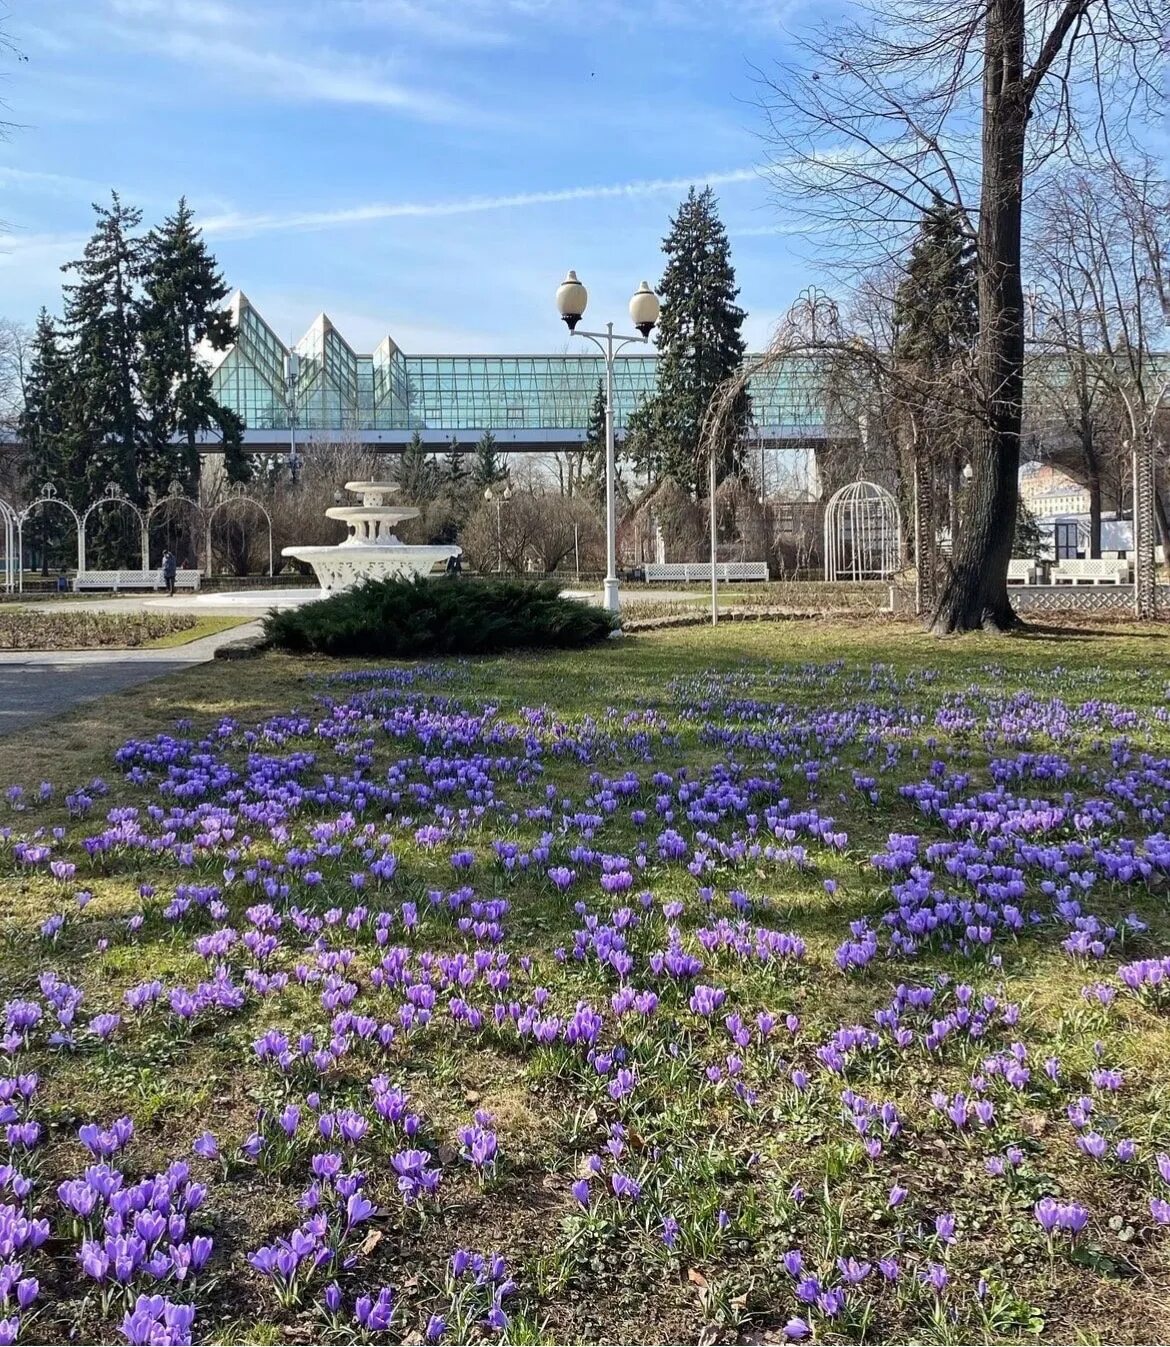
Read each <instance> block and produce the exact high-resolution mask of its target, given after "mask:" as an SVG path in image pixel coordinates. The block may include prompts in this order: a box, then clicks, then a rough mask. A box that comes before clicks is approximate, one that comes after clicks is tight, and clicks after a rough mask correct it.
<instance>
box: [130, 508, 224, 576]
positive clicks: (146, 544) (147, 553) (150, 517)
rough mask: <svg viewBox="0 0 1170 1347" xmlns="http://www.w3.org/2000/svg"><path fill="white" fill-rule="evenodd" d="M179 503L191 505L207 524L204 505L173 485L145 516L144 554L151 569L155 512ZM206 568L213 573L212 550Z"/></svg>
mask: <svg viewBox="0 0 1170 1347" xmlns="http://www.w3.org/2000/svg"><path fill="white" fill-rule="evenodd" d="M178 505H186V506H189V507H190V508H191V509H192V510H193V511H194V512H195V516H196V517H197V519H198V520H199V522H200V523H201V524H206V520H205V518H204V510H203V506H202V505H200V503H199V502H198V501H197V500H193V499H192V498H191V497H190V496H188V495H187V494H186V493H185V492H183V491H182V490H179V491H176V490H175V489H174V487H173V486H172V489H171V490H170V491H168V492H167V494H166V495H165V496H160V497H159V498H158V500H156V501H155V502H154V504H153V505H151V506H150V508H149V509H148V510H147V511H146V517H145V520H146V522H145V536H144V547H145V549H146V550H145V552H144V556H145V558H146V565H147V569H149V564H150V560H149V559H150V525H151V520H153V519H154V516H155V514H156V513H157V512H158V511H159V510H161V509H163V508H164V506H170V507H174V506H178ZM204 568H205V570H206V571H207V573H208V574H209V575H210V574H211V553H210V552H208V554H207V557H206V558H205V560H204Z"/></svg>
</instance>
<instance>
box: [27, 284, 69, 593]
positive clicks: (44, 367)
mask: <svg viewBox="0 0 1170 1347" xmlns="http://www.w3.org/2000/svg"><path fill="white" fill-rule="evenodd" d="M72 405H73V387H72V376H71V373H70V368H69V361H68V359H67V357H66V355H65V353H64V352H63V351H62V349H61V345H60V342H59V340H58V337H57V327H56V324H55V323H54V322H53V320H52V319H51V318H50V317H49V315H48V312H47V311H46V310H45V309H42V310H41V312H40V315H39V316H38V318H37V326H36V331H35V333H34V335H33V340H32V351H31V355H30V358H29V364H28V371H27V373H26V375H25V381H24V406H23V408H22V410H21V413H20V420H19V422H18V432H17V433H18V435H19V437H20V443H21V446H22V451H23V452H22V463H21V468H22V471H23V473H24V476H25V478H26V479H27V481H28V484H29V489H30V491H31V492H32V493H33V494H34V495H37V496H39V495H40V494H41V490H42V488H43V487H45V486H50V485H51V486H53V487H55V488H56V489H57V490H59V491H63V490H64V487H65V485H66V482H67V471H68V465H69V449H70V411H71V408H72ZM37 516H38V517H37V519H36V521H35V523H34V525H33V534H32V536H33V537H35V538H36V539H37V541H38V542H39V544H40V552H41V569H42V572H43V574H45V575H48V573H49V560H50V553H51V552H53V551H55V550H57V546H58V544H59V543H60V541H61V537H62V528H61V525H62V522H63V520H64V518H65V513H64V511H62V510H61V508H60V507H59V506H57V507H45V506H41V508H40V509H39V510H38V511H37Z"/></svg>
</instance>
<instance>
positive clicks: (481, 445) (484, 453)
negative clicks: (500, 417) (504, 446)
mask: <svg viewBox="0 0 1170 1347" xmlns="http://www.w3.org/2000/svg"><path fill="white" fill-rule="evenodd" d="M507 477H508V460H507V457H506V455H503V454H501V453H500V452H499V449H498V448H497V447H496V437H495V436H494V435H493V434H492V432H491V431H490V430H485V431H484V432H483V434H482V435H481V436H480V437H479V440H478V441H477V442H476V446H475V458H474V461H473V462H472V465H471V484H472V486H474V487H475V488H476V490H477V491H479V492H481V493H482V492H484V491H486V490H487V488H488V487H489V486H495V484H496V483H497V482H503V481H506V480H507Z"/></svg>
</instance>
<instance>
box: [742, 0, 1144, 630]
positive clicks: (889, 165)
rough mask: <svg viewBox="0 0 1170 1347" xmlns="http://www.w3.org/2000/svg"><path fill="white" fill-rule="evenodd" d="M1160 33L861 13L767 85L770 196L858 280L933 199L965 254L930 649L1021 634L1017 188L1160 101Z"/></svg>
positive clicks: (1061, 10) (1118, 138)
mask: <svg viewBox="0 0 1170 1347" xmlns="http://www.w3.org/2000/svg"><path fill="white" fill-rule="evenodd" d="M1165 20H1166V10H1165V0H1117V3H1113V4H1109V5H1105V4H1103V3H1100V0H979V2H978V3H975V4H972V3H970V2H969V0H897V2H896V3H895V0H868V3H866V4H864V5H863V6H862V7H861V8H860V17H851V18H848V19H847V20H845V21H844V22H842V23H832V24H830V25H827V26H823V27H821V28H820V29H818V30H816V31H814V32H813V33H812V34H811V36H810V37H808V38H807V39H805V40H804V42H803V44H802V45H803V59H802V60H800V61H799V62H797V63H794V64H791V65H788V66H784V67H781V68H780V69H779V70H778V72H777V73H776V74H775V76H774V77H773V78H771V79H769V80H768V82H767V83H768V86H769V89H770V95H769V98H768V112H769V127H770V131H771V135H772V138H773V140H774V142H775V144H776V147H777V154H776V156H775V158H774V165H773V166H774V170H775V174H776V178H777V181H778V182H779V183H781V184H782V185H783V186H784V188H785V189H786V192H787V197H788V200H789V202H790V203H795V204H796V205H798V206H803V208H804V210H805V212H806V216H807V217H808V218H809V219H810V222H813V223H815V224H818V225H820V226H822V227H828V229H829V231H830V232H829V233H827V234H826V235H825V236H824V237H826V239H828V241H829V242H831V243H832V242H836V243H843V244H845V245H846V246H848V247H850V248H851V249H852V254H851V255H852V259H853V261H854V262H855V263H856V262H861V261H871V262H872V261H874V260H880V259H882V258H888V257H891V256H895V257H896V256H897V255H899V253H900V252H902V251H903V250H904V249H905V247H906V245H907V243H908V239H909V233H910V231H911V229H912V228H913V227H914V226H915V224H916V223H917V220H918V219H919V218H920V216H921V213H922V211H923V210H924V208H925V207H926V206H927V205H928V203H929V202H930V201H932V200H936V199H941V200H943V201H945V202H947V203H948V204H950V205H951V206H953V207H954V208H955V209H956V210H957V211H958V212H959V213H960V215H961V217H962V218H963V219H964V220H965V221H966V228H967V229H968V231H969V232H970V234H971V237H972V238H973V239H974V240H975V242H976V246H977V254H976V262H977V268H978V309H979V328H978V341H977V346H976V363H977V371H976V373H977V383H976V392H977V402H978V407H977V413H978V414H977V416H976V418H975V422H974V426H973V431H972V437H971V455H970V463H971V467H972V469H973V478H972V481H971V483H970V486H969V488H968V489H967V491H966V492H965V498H966V503H965V512H964V514H965V517H964V527H963V529H962V530H961V532H960V536H959V539H958V541H957V545H956V548H955V555H954V560H953V566H952V568H951V570H950V573H949V575H948V577H947V580H946V583H945V585H944V587H943V591H942V594H941V598H940V600H939V602H938V605H937V607H936V609H935V612H934V615H933V619H932V623H931V625H932V627H933V629H934V630H935V631H938V632H947V631H970V630H974V629H977V628H980V627H989V628H994V629H1007V628H1010V627H1012V626H1014V625H1016V622H1017V619H1016V617H1015V614H1014V612H1013V610H1012V607H1011V603H1010V601H1009V598H1008V592H1007V568H1008V561H1009V560H1010V557H1011V548H1012V537H1013V532H1014V524H1015V518H1016V507H1017V499H1018V480H1017V479H1018V472H1019V458H1020V432H1021V420H1022V405H1023V372H1024V326H1023V285H1022V279H1021V224H1022V211H1023V201H1024V190H1025V183H1026V181H1027V179H1028V176H1029V174H1030V173H1031V172H1032V171H1034V170H1035V169H1037V168H1038V167H1039V166H1041V165H1042V164H1043V163H1044V162H1045V161H1046V160H1047V159H1049V158H1050V157H1051V156H1053V155H1054V154H1068V153H1070V152H1073V151H1079V150H1082V149H1085V148H1087V147H1088V146H1090V145H1095V146H1096V147H1097V148H1101V147H1105V148H1107V149H1109V150H1112V147H1114V146H1115V145H1119V144H1121V143H1122V142H1123V140H1124V138H1125V136H1126V134H1127V131H1128V127H1129V125H1130V123H1131V120H1132V119H1133V118H1134V117H1135V115H1136V114H1138V113H1139V112H1141V111H1142V110H1143V109H1144V108H1146V107H1149V106H1151V105H1153V103H1154V102H1155V100H1156V99H1157V97H1158V96H1159V92H1160V90H1159V88H1158V83H1159V81H1160V61H1161V59H1162V57H1163V56H1164V53H1165V51H1166V38H1165V31H1166V24H1165ZM976 201H977V203H978V204H977V206H976V204H975V203H976Z"/></svg>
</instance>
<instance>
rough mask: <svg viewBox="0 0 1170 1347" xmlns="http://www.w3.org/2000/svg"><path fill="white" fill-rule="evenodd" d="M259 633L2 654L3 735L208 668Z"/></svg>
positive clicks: (252, 629) (253, 625) (239, 630)
mask: <svg viewBox="0 0 1170 1347" xmlns="http://www.w3.org/2000/svg"><path fill="white" fill-rule="evenodd" d="M259 631H260V625H259V623H257V622H250V623H248V624H247V625H246V626H241V627H232V628H231V629H230V630H229V631H220V632H216V633H215V635H214V636H204V637H202V638H201V639H200V640H198V641H191V642H190V643H189V644H187V645H180V646H175V647H174V648H173V649H171V650H64V651H52V650H10V651H0V735H5V734H15V733H16V732H17V731H18V730H25V729H28V728H29V727H30V726H32V725H36V724H37V723H38V722H40V721H42V720H51V719H52V718H53V717H55V716H59V715H63V714H64V713H65V712H67V711H72V710H73V708H74V707H75V706H79V705H80V704H81V703H82V702H88V701H93V700H94V698H96V697H104V696H105V695H106V694H107V693H110V692H121V691H122V690H123V689H125V688H132V687H137V686H138V685H139V684H140V683H149V682H150V681H151V680H152V679H155V678H164V677H165V676H166V675H167V674H172V673H178V672H179V670H180V669H190V668H191V667H192V666H193V665H196V664H204V663H206V662H207V661H208V660H209V659H211V658H213V656H214V655H215V652H216V650H217V649H218V648H219V646H221V645H225V644H227V643H228V642H229V641H239V640H242V639H243V638H244V637H245V636H253V635H257V634H258V633H259ZM224 667H225V670H226V669H227V668H228V667H229V666H226V665H225V666H224Z"/></svg>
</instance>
